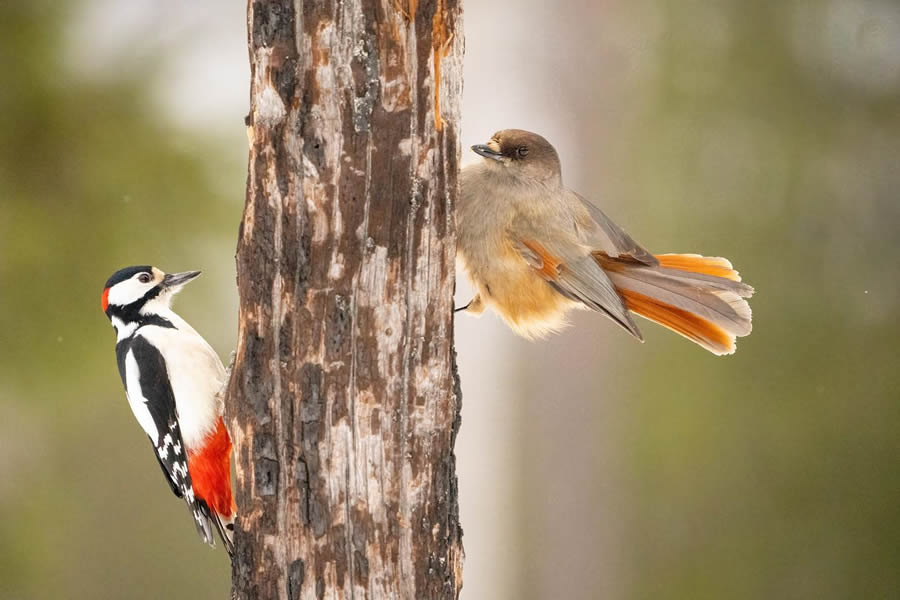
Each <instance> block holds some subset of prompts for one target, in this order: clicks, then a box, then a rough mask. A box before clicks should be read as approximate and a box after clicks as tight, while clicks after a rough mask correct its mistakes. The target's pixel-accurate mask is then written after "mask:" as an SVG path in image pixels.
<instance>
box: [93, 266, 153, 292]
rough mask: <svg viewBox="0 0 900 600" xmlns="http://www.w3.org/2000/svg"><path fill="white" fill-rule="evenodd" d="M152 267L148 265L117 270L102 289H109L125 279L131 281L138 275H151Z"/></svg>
mask: <svg viewBox="0 0 900 600" xmlns="http://www.w3.org/2000/svg"><path fill="white" fill-rule="evenodd" d="M152 269H153V267H151V266H150V265H139V266H136V267H125V268H124V269H119V270H118V271H116V272H115V273H113V274H112V275H110V276H109V279H107V280H106V285H105V286H103V287H104V288H111V287H112V286H114V285H116V284H117V283H120V282H122V281H125V280H126V279H131V278H132V277H134V276H135V275H137V274H138V273H152V271H151V270H152Z"/></svg>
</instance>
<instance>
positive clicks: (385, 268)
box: [226, 0, 463, 600]
mask: <svg viewBox="0 0 900 600" xmlns="http://www.w3.org/2000/svg"><path fill="white" fill-rule="evenodd" d="M248 26H249V50H250V63H251V73H252V81H251V110H250V114H249V115H248V117H247V125H248V137H249V142H250V158H249V175H248V178H247V198H246V206H245V208H244V215H243V220H242V222H241V227H240V234H239V240H238V248H237V280H238V290H239V294H240V323H239V333H238V348H237V353H236V357H235V363H234V368H233V373H232V376H231V380H230V382H229V385H228V388H227V393H226V411H227V415H228V419H229V420H228V425H229V429H230V431H231V434H232V437H233V440H234V448H235V462H236V465H237V480H236V489H237V502H238V507H239V508H238V519H237V522H236V525H235V527H236V532H235V548H236V550H235V557H234V566H233V585H234V595H235V597H237V598H260V599H265V600H270V599H276V598H279V599H297V598H455V597H457V595H458V592H459V589H460V586H461V583H462V580H461V569H462V559H463V551H462V543H461V535H462V532H461V529H460V527H459V522H458V506H457V488H456V474H455V457H454V455H453V444H454V440H455V438H456V432H457V430H458V428H459V408H460V400H461V398H460V394H459V386H458V381H457V378H456V370H455V355H454V351H453V320H452V319H453V317H452V309H453V304H452V303H453V299H452V295H453V286H454V261H455V253H456V247H455V231H454V217H453V206H454V203H455V201H456V197H457V170H458V167H457V163H458V157H459V140H458V135H457V124H458V121H459V100H460V94H461V89H462V59H461V57H462V27H461V26H462V21H461V7H460V4H459V0H428V1H426V0H420V1H416V0H381V1H377V0H318V1H316V2H313V1H306V2H304V1H303V0H293V1H291V0H268V1H254V0H251V1H250V2H249V5H248Z"/></svg>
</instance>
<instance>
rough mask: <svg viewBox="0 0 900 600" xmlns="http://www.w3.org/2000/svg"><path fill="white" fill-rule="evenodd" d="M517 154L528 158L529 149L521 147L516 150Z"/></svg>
mask: <svg viewBox="0 0 900 600" xmlns="http://www.w3.org/2000/svg"><path fill="white" fill-rule="evenodd" d="M516 154H518V155H519V156H528V148H527V147H525V146H519V147H518V149H517V150H516Z"/></svg>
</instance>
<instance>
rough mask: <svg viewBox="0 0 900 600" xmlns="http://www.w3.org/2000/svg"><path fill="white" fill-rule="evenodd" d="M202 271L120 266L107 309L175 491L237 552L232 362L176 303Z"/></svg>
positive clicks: (203, 533)
mask: <svg viewBox="0 0 900 600" xmlns="http://www.w3.org/2000/svg"><path fill="white" fill-rule="evenodd" d="M198 275H200V271H188V272H186V273H170V274H166V273H163V272H162V271H160V270H159V269H157V268H156V267H150V266H138V267H128V268H125V269H121V270H119V271H116V272H115V273H113V275H112V277H110V278H109V280H108V281H107V282H106V286H105V287H104V289H103V296H102V299H101V303H102V306H103V312H104V313H106V316H107V317H109V320H110V322H111V323H112V326H113V328H114V329H115V330H116V360H117V362H118V365H119V375H121V377H122V383H124V384H125V393H126V395H127V397H128V404H129V405H131V410H132V412H134V416H135V417H136V418H137V421H138V423H139V424H140V426H141V428H142V429H143V430H144V432H146V434H147V435H148V436H149V438H150V443H151V444H153V450H154V453H155V454H156V458H157V460H158V461H159V465H160V466H161V467H162V470H163V474H164V475H165V477H166V480H167V481H168V482H169V485H170V486H171V488H172V491H173V492H174V493H175V495H176V496H178V497H179V498H184V500H185V502H187V505H188V508H189V509H190V511H191V514H192V516H193V518H194V523H195V524H196V526H197V531H198V532H199V533H200V537H202V538H203V541H205V542H206V543H207V544H209V545H210V546H215V540H214V539H213V533H212V526H213V525H214V526H215V527H216V529H217V530H218V531H219V536H220V537H221V538H222V543H223V544H224V545H225V549H226V550H227V551H228V553H229V554H231V553H232V551H233V544H232V536H233V531H234V515H235V504H234V500H233V498H232V494H231V439H230V438H229V437H228V431H227V430H226V429H225V423H224V422H223V420H222V411H223V404H222V399H221V396H220V394H219V392H220V390H221V388H222V386H223V384H224V383H225V379H226V376H225V368H224V367H223V366H222V361H221V360H219V356H218V355H217V354H216V352H215V350H213V349H212V348H211V347H210V345H209V344H208V343H207V342H206V340H204V339H203V338H202V337H201V336H200V334H199V333H197V332H196V331H195V330H194V328H193V327H191V326H190V325H188V324H187V322H185V320H184V319H182V318H181V317H179V316H178V315H176V314H175V313H174V312H173V311H172V309H171V307H170V305H171V303H172V297H173V296H174V295H175V294H177V293H178V292H179V291H180V290H181V288H182V287H183V286H184V284H186V283H187V282H189V281H191V280H193V279H194V278H196V277H197V276H198Z"/></svg>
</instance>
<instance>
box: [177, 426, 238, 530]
mask: <svg viewBox="0 0 900 600" xmlns="http://www.w3.org/2000/svg"><path fill="white" fill-rule="evenodd" d="M188 470H189V471H190V473H191V479H192V480H193V482H194V494H195V495H196V496H197V497H198V498H201V499H203V500H204V501H205V502H206V504H207V505H208V506H209V508H210V509H211V510H213V511H215V512H217V513H218V514H220V515H224V516H226V517H230V516H231V515H233V514H234V513H235V504H234V498H233V497H232V495H231V438H229V437H228V431H227V430H226V429H225V423H224V422H223V421H222V418H221V417H219V421H218V423H217V424H216V430H215V431H214V432H213V433H211V434H210V435H209V436H207V438H206V440H205V441H204V445H203V447H202V448H200V449H199V450H197V451H196V452H193V451H189V452H188Z"/></svg>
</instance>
